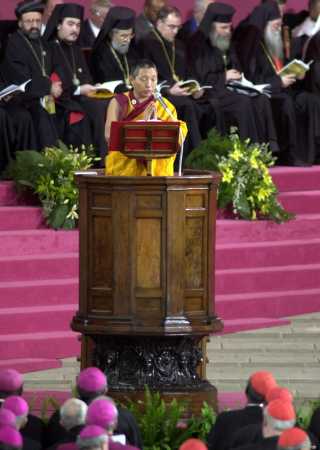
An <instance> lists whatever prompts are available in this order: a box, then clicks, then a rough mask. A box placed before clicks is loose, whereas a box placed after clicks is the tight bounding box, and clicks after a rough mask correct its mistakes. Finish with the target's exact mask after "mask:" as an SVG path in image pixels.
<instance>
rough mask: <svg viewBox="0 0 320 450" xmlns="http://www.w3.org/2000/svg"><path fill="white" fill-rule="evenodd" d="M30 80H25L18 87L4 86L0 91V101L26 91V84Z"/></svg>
mask: <svg viewBox="0 0 320 450" xmlns="http://www.w3.org/2000/svg"><path fill="white" fill-rule="evenodd" d="M30 81H31V79H30V80H27V81H26V82H25V83H22V84H20V85H17V84H10V85H9V86H6V87H5V88H4V89H2V90H1V91H0V100H2V99H5V98H6V97H8V96H12V95H14V94H18V93H19V92H20V93H21V92H22V93H23V92H25V91H26V86H27V84H28V83H30Z"/></svg>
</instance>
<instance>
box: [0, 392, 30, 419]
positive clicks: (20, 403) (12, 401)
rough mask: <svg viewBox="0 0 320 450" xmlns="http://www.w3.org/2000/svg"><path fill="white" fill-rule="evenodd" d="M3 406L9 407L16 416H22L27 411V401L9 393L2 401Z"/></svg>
mask: <svg viewBox="0 0 320 450" xmlns="http://www.w3.org/2000/svg"><path fill="white" fill-rule="evenodd" d="M3 408H6V409H10V411H12V412H13V413H14V414H15V415H16V416H24V415H26V414H28V413H29V406H28V403H27V402H26V401H25V399H24V398H22V397H19V396H18V395H10V397H7V398H6V399H5V401H4V402H3Z"/></svg>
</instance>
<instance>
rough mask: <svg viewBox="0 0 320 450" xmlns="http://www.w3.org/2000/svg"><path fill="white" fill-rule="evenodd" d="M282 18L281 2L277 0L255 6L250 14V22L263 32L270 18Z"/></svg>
mask: <svg viewBox="0 0 320 450" xmlns="http://www.w3.org/2000/svg"><path fill="white" fill-rule="evenodd" d="M280 18H281V13H280V8H279V4H278V3H277V2H276V1H273V0H269V1H268V2H266V3H262V4H261V5H259V6H257V7H256V8H254V10H253V12H252V13H251V14H250V16H249V20H248V23H249V25H253V26H255V27H256V28H258V29H259V30H260V31H261V32H263V31H264V29H265V27H266V25H267V23H268V22H269V21H270V20H276V19H280Z"/></svg>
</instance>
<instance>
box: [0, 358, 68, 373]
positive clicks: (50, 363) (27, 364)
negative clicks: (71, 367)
mask: <svg viewBox="0 0 320 450" xmlns="http://www.w3.org/2000/svg"><path fill="white" fill-rule="evenodd" d="M61 365H62V364H61V362H60V361H59V360H58V359H45V358H20V359H1V360H0V370H3V369H15V370H18V372H21V373H27V372H36V371H38V370H48V369H59V368H60V367H61Z"/></svg>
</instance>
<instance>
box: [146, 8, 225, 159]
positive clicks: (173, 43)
mask: <svg viewBox="0 0 320 450" xmlns="http://www.w3.org/2000/svg"><path fill="white" fill-rule="evenodd" d="M181 23H182V21H181V14H180V11H179V10H178V9H177V8H175V7H171V6H167V7H164V8H162V9H161V10H160V12H159V14H158V19H157V21H156V27H155V28H154V29H153V30H152V31H151V32H150V33H149V34H148V35H147V36H146V38H144V39H142V40H141V41H140V43H139V50H140V52H141V55H142V56H143V57H144V58H146V59H149V60H151V61H152V62H153V63H154V64H155V65H156V67H157V69H158V76H159V83H164V86H163V88H162V89H161V92H162V93H163V95H164V96H165V97H166V98H167V99H168V100H169V101H170V102H171V103H172V104H173V105H174V106H175V108H176V110H177V113H178V116H179V118H180V119H181V120H183V121H184V122H186V124H187V127H188V130H189V132H188V137H187V140H186V142H185V152H184V153H185V155H186V156H187V155H188V153H189V152H190V151H192V150H193V149H194V148H196V147H197V146H198V145H199V144H200V142H201V139H202V137H206V134H207V131H208V130H209V129H211V128H212V127H213V126H216V127H217V128H219V129H220V130H221V128H222V125H221V124H220V123H219V120H220V114H219V111H218V110H217V108H216V104H215V101H214V100H213V101H211V99H210V98H209V99H207V98H206V97H205V95H204V94H205V91H204V90H203V89H200V90H198V91H196V92H193V93H191V92H190V91H189V90H188V89H187V88H183V87H181V86H180V82H181V81H183V80H188V79H189V78H190V72H189V70H188V69H190V67H191V66H190V64H189V68H188V64H187V53H186V47H185V45H184V44H183V43H182V42H180V41H178V40H177V39H176V36H177V33H178V31H179V29H180V26H181ZM194 57H195V55H193V58H194ZM192 64H194V60H193V61H192ZM196 79H197V78H196ZM198 81H199V82H200V83H201V81H200V80H198Z"/></svg>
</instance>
